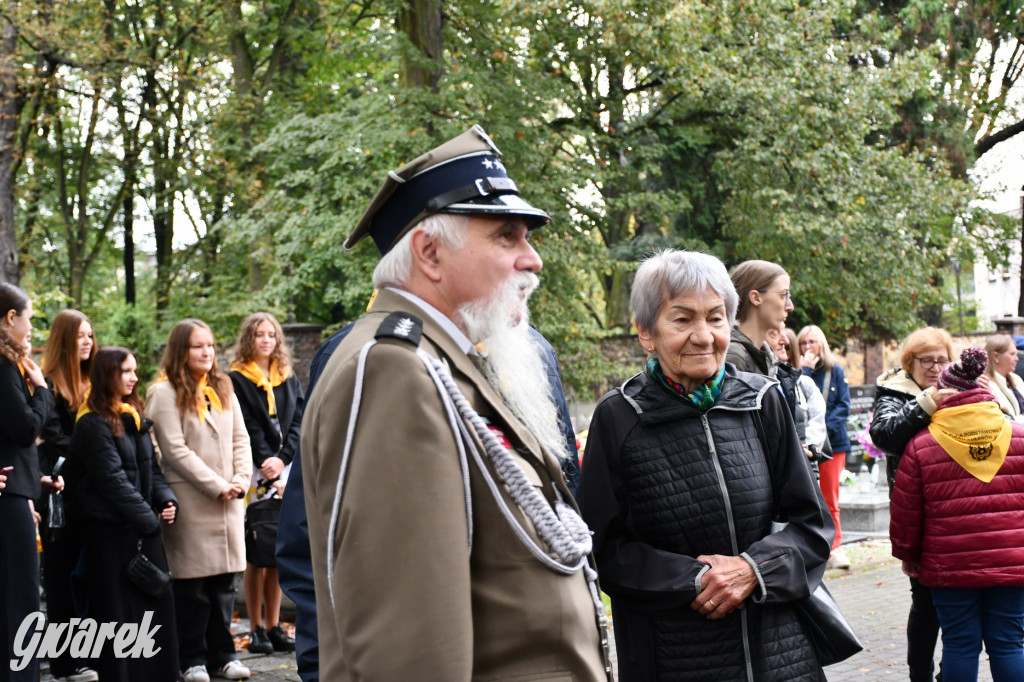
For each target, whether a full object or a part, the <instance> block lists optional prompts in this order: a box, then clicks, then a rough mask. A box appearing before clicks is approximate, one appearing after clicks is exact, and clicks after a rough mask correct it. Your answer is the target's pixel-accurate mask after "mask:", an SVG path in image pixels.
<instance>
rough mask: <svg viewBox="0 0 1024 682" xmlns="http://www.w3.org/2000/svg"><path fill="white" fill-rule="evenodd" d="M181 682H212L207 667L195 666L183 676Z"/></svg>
mask: <svg viewBox="0 0 1024 682" xmlns="http://www.w3.org/2000/svg"><path fill="white" fill-rule="evenodd" d="M181 682H210V676H209V675H208V674H207V673H206V666H205V665H194V666H192V667H191V668H189V669H188V670H186V671H185V672H183V673H182V674H181Z"/></svg>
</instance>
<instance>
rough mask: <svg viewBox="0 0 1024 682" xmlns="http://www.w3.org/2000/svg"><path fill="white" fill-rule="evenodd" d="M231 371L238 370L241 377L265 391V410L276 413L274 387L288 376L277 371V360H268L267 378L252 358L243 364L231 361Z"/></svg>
mask: <svg viewBox="0 0 1024 682" xmlns="http://www.w3.org/2000/svg"><path fill="white" fill-rule="evenodd" d="M231 371H232V372H238V373H239V374H241V375H242V376H243V377H245V378H246V379H248V380H249V381H251V382H252V383H254V384H256V385H257V386H258V387H260V388H262V389H263V390H264V391H266V392H267V410H268V411H269V413H270V414H277V400H276V399H275V398H274V387H275V386H280V385H281V384H282V383H283V382H284V380H285V379H287V378H288V375H287V374H281V373H280V372H278V371H277V360H275V359H273V358H271V360H270V377H269V378H268V377H267V375H266V374H264V373H263V370H262V369H260V367H259V365H257V364H256V363H255V362H254V361H252V360H250V361H249V362H247V363H245V364H244V365H243V364H242V363H240V362H234V363H231Z"/></svg>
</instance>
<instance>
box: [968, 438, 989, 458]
mask: <svg viewBox="0 0 1024 682" xmlns="http://www.w3.org/2000/svg"><path fill="white" fill-rule="evenodd" d="M970 450H971V459H973V460H974V461H976V462H981V461H982V460H986V459H988V458H989V457H991V456H992V444H991V443H989V444H988V445H971V446H970Z"/></svg>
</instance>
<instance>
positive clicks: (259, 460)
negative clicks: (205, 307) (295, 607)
mask: <svg viewBox="0 0 1024 682" xmlns="http://www.w3.org/2000/svg"><path fill="white" fill-rule="evenodd" d="M229 375H230V376H231V382H232V384H233V385H234V388H235V395H236V396H238V402H239V404H240V405H241V407H242V415H243V416H244V417H245V426H246V429H247V430H248V432H249V441H250V443H251V445H252V458H253V468H254V470H253V477H252V481H251V483H250V485H249V492H248V494H247V496H246V502H247V504H253V503H255V504H258V505H261V506H265V507H266V509H267V511H268V512H269V514H270V515H271V516H273V514H274V512H275V511H276V512H277V513H278V514H279V513H280V504H281V502H280V499H281V495H283V493H284V485H285V481H286V477H287V468H288V467H289V465H290V464H291V462H292V460H293V459H294V458H295V456H296V454H298V450H299V430H300V427H301V425H302V411H303V407H304V405H305V399H304V397H303V395H302V385H301V384H300V383H299V379H298V377H296V376H295V374H294V373H293V372H292V371H291V353H290V352H289V350H288V345H287V342H286V341H285V338H284V331H283V330H282V329H281V325H280V323H278V321H277V320H276V319H275V318H274V316H273V315H271V314H270V313H264V312H259V313H253V314H252V315H250V316H249V317H248V318H247V319H246V320H245V321H244V322H243V323H242V329H241V331H240V332H239V335H238V343H237V344H235V355H234V359H233V360H232V363H231V372H230V373H229ZM247 509H248V508H247ZM253 509H254V510H255V509H257V507H253ZM252 516H253V517H255V514H253V515H252ZM250 521H252V523H250ZM246 522H247V530H246V559H247V562H246V566H245V578H244V581H243V582H244V585H245V605H246V610H247V611H248V612H249V622H250V624H251V627H252V632H251V634H250V636H249V651H252V652H253V653H265V654H269V653H271V652H274V651H294V650H295V640H294V639H293V638H292V637H289V636H288V634H287V633H286V632H285V631H284V630H283V629H282V628H281V626H280V624H279V622H278V621H279V619H280V616H281V586H280V584H279V583H278V580H277V562H276V561H275V560H274V556H273V552H264V551H260V547H258V546H257V537H256V535H257V534H256V532H255V525H256V524H255V521H254V520H253V519H250V518H249V514H248V511H247V518H246ZM266 542H267V543H269V545H270V546H272V545H273V544H274V543H275V542H276V534H274V535H273V537H272V538H270V537H268V538H267V539H266ZM261 602H262V604H261ZM261 608H262V609H263V611H262V613H261Z"/></svg>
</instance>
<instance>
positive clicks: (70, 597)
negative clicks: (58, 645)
mask: <svg viewBox="0 0 1024 682" xmlns="http://www.w3.org/2000/svg"><path fill="white" fill-rule="evenodd" d="M40 531H41V532H40V535H41V536H42V540H43V587H44V588H45V589H46V620H47V621H48V622H50V623H69V622H71V619H72V618H85V617H86V615H87V614H86V613H85V608H84V606H85V603H86V595H85V588H86V585H85V581H84V580H82V581H79V582H80V584H79V585H78V586H77V589H76V586H74V585H73V584H72V577H71V574H72V573H73V572H74V571H75V569H76V568H77V567H78V561H79V559H80V558H81V554H82V543H81V540H80V536H79V533H78V530H77V529H76V530H75V531H71V530H69V529H67V528H62V529H60V530H57V531H49V532H48V531H46V530H45V529H42V528H41V529H40ZM79 605H81V606H82V608H79ZM69 649H70V647H69ZM88 664H89V661H83V660H81V659H74V658H71V654H70V652H69V651H65V652H64V653H63V654H61V655H60V656H58V657H56V658H51V659H50V672H51V673H52V674H53V676H54V677H66V676H68V675H70V674H71V673H73V672H74V671H75V669H76V668H79V667H81V666H83V665H88Z"/></svg>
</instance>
